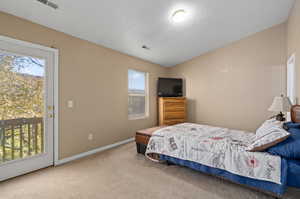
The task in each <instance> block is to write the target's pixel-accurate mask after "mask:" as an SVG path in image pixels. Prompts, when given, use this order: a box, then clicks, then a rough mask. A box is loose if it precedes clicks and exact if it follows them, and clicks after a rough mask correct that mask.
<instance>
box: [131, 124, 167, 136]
mask: <svg viewBox="0 0 300 199" xmlns="http://www.w3.org/2000/svg"><path fill="white" fill-rule="evenodd" d="M164 127H166V126H156V127H152V128H148V129H143V130H138V131H137V132H136V135H145V136H149V137H151V136H152V134H153V133H154V132H155V131H156V130H159V129H161V128H164Z"/></svg>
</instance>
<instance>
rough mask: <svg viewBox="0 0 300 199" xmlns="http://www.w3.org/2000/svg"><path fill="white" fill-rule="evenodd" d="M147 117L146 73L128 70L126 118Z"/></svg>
mask: <svg viewBox="0 0 300 199" xmlns="http://www.w3.org/2000/svg"><path fill="white" fill-rule="evenodd" d="M145 117H148V74H147V73H145V72H141V71H136V70H131V69H129V70H128V118H129V119H142V118H145Z"/></svg>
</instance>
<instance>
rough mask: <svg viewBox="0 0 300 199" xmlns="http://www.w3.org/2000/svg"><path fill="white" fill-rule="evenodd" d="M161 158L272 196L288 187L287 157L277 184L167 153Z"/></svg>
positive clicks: (276, 195)
mask: <svg viewBox="0 0 300 199" xmlns="http://www.w3.org/2000/svg"><path fill="white" fill-rule="evenodd" d="M160 159H161V160H163V161H167V162H169V163H173V164H175V165H180V166H185V167H188V168H191V169H194V170H196V171H201V172H204V173H207V174H211V175H214V176H217V177H221V178H223V179H226V180H230V181H232V182H234V183H237V184H241V185H245V186H247V187H250V188H254V189H255V190H258V191H261V192H264V193H267V194H270V195H272V196H275V197H278V198H280V197H281V196H282V195H283V194H284V192H285V190H286V188H287V180H286V179H287V175H288V174H287V171H288V164H287V161H286V160H285V159H282V161H281V176H282V177H281V179H282V182H281V183H282V184H276V183H272V182H268V181H263V180H256V179H252V178H248V177H244V176H239V175H236V174H232V173H230V172H228V171H225V170H222V169H217V168H212V167H209V166H205V165H202V164H199V163H196V162H192V161H188V160H181V159H178V158H174V157H170V156H166V155H160Z"/></svg>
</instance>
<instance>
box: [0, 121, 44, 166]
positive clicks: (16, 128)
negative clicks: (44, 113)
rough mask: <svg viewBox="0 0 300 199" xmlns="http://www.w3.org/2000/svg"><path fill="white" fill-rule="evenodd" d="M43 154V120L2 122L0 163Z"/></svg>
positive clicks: (0, 130) (0, 129)
mask: <svg viewBox="0 0 300 199" xmlns="http://www.w3.org/2000/svg"><path fill="white" fill-rule="evenodd" d="M43 152H44V124H43V118H18V119H12V120H0V163H3V162H7V161H11V160H16V159H22V158H25V157H29V156H33V155H36V154H40V153H43Z"/></svg>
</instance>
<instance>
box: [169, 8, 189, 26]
mask: <svg viewBox="0 0 300 199" xmlns="http://www.w3.org/2000/svg"><path fill="white" fill-rule="evenodd" d="M185 19H186V12H185V10H183V9H180V10H176V11H175V12H174V13H173V15H172V20H173V22H175V23H179V22H182V21H184V20H185Z"/></svg>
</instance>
